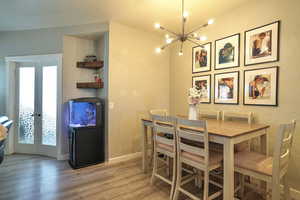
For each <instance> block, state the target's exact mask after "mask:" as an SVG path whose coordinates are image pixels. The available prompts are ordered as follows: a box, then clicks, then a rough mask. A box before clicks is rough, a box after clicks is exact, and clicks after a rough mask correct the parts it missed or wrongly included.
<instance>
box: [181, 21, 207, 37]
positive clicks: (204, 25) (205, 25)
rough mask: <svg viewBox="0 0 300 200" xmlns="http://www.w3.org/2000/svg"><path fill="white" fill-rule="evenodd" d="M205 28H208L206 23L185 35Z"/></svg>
mask: <svg viewBox="0 0 300 200" xmlns="http://www.w3.org/2000/svg"><path fill="white" fill-rule="evenodd" d="M207 26H208V24H207V23H206V24H203V25H201V26H198V27H197V28H195V29H193V30H192V31H190V32H188V33H187V34H186V35H191V34H192V33H194V32H196V31H198V30H199V29H201V28H205V27H207Z"/></svg>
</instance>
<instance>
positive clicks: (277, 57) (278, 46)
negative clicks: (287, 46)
mask: <svg viewBox="0 0 300 200" xmlns="http://www.w3.org/2000/svg"><path fill="white" fill-rule="evenodd" d="M273 24H278V29H277V37H276V41H277V53H276V59H275V60H271V61H265V62H256V63H251V64H247V63H246V61H247V57H246V52H247V49H249V48H247V47H248V45H247V34H248V33H249V32H250V31H254V30H256V29H261V28H264V27H266V26H270V25H273ZM280 30H281V21H280V20H277V21H275V22H272V23H269V24H265V25H262V26H258V27H255V28H252V29H249V30H246V31H245V32H244V66H251V65H258V64H266V63H273V62H278V61H279V60H280Z"/></svg>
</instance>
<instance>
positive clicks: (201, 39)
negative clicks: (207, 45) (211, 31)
mask: <svg viewBox="0 0 300 200" xmlns="http://www.w3.org/2000/svg"><path fill="white" fill-rule="evenodd" d="M199 39H200V41H202V42H203V41H205V40H207V37H206V36H201V37H199Z"/></svg>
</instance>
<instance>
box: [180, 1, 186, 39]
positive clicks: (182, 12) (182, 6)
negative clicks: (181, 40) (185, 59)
mask: <svg viewBox="0 0 300 200" xmlns="http://www.w3.org/2000/svg"><path fill="white" fill-rule="evenodd" d="M181 9H182V10H181V17H182V35H184V27H185V22H186V19H185V17H184V0H182V4H181Z"/></svg>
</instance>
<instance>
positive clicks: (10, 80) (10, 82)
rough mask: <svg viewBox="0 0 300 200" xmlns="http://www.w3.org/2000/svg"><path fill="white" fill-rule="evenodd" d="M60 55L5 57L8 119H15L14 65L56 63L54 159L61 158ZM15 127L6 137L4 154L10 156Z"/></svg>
mask: <svg viewBox="0 0 300 200" xmlns="http://www.w3.org/2000/svg"><path fill="white" fill-rule="evenodd" d="M62 58H63V55H62V54H48V55H32V56H16V57H6V58H5V61H6V77H7V82H6V85H7V90H6V104H7V105H6V113H7V115H8V117H9V118H11V119H16V117H17V116H16V114H15V113H16V108H15V105H16V98H15V96H16V80H17V79H16V63H18V62H51V61H57V63H58V66H57V142H56V145H57V153H56V158H60V157H62V155H61V149H62V144H61V138H62V92H63V91H62ZM16 131H17V130H16V126H13V128H11V131H10V133H9V135H8V141H7V144H8V145H7V147H6V153H7V154H12V153H14V152H15V150H14V146H15V145H14V143H15V142H16V141H15V140H14V135H15V134H16Z"/></svg>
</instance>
